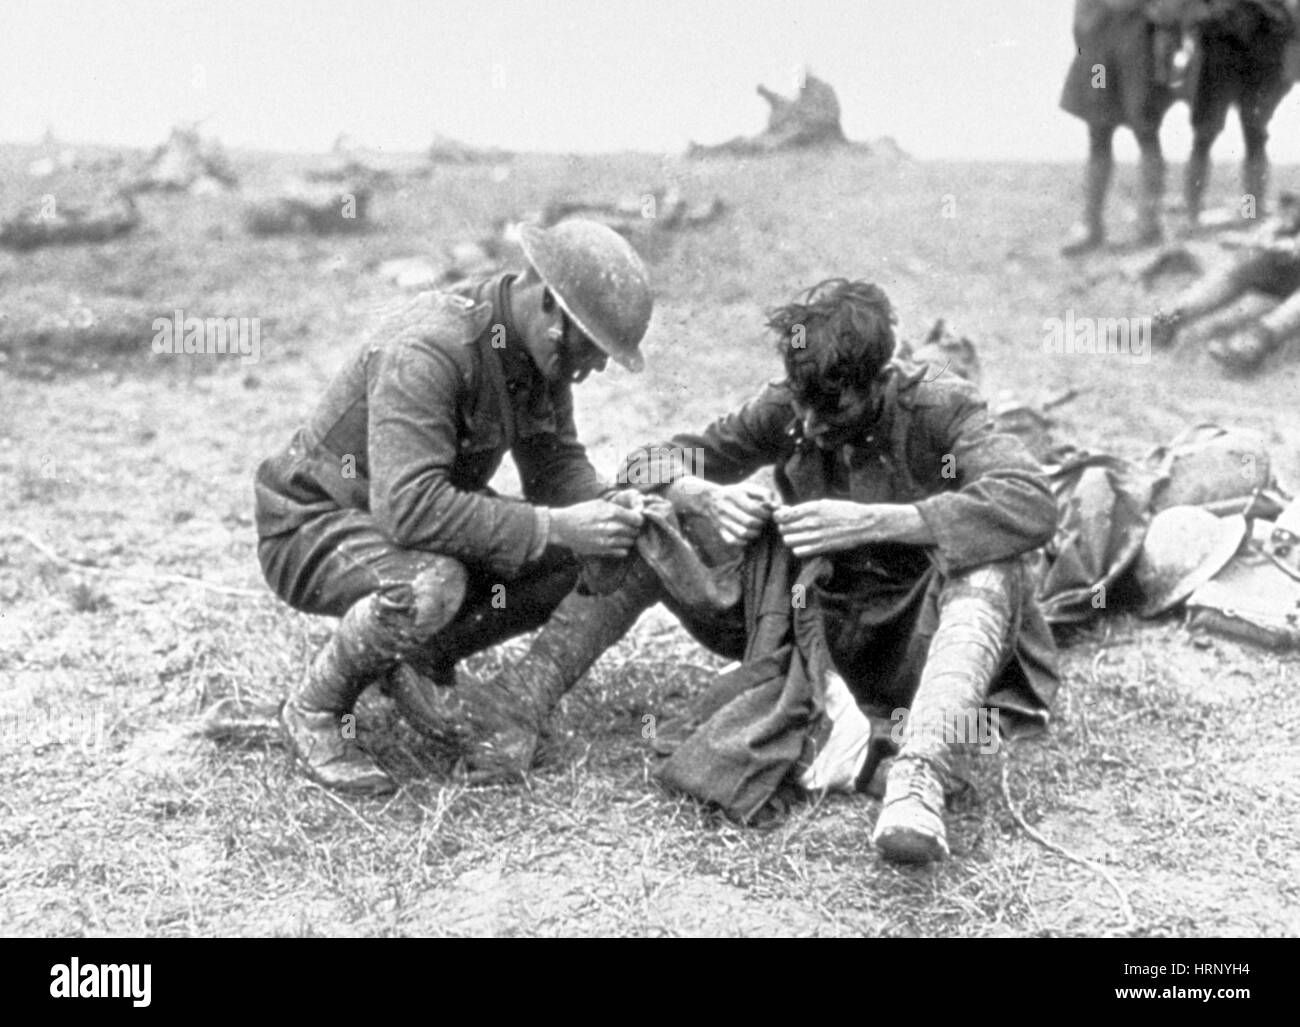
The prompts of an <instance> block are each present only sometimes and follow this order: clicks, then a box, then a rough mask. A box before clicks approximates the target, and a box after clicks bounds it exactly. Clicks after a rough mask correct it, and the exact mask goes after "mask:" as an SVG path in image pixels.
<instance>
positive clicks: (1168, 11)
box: [1061, 0, 1181, 256]
mask: <svg viewBox="0 0 1300 1027" xmlns="http://www.w3.org/2000/svg"><path fill="white" fill-rule="evenodd" d="M1180 6H1181V4H1179V3H1178V0H1173V2H1169V0H1075V5H1074V40H1075V44H1076V45H1077V47H1078V54H1077V55H1076V56H1075V58H1074V62H1073V63H1072V64H1071V65H1070V70H1069V73H1068V74H1067V76H1066V79H1065V89H1064V91H1063V92H1062V94H1061V106H1062V108H1064V109H1065V110H1066V111H1068V112H1069V113H1071V114H1073V115H1075V116H1077V117H1079V118H1082V119H1083V120H1084V122H1086V123H1087V125H1088V163H1087V167H1086V169H1085V172H1084V202H1083V223H1082V224H1081V225H1078V226H1076V227H1075V229H1074V230H1073V231H1072V232H1071V235H1070V238H1069V239H1067V241H1066V243H1065V245H1064V246H1063V247H1062V249H1061V252H1062V253H1063V254H1064V255H1066V256H1075V255H1078V254H1081V253H1086V252H1088V251H1090V250H1095V249H1097V248H1098V247H1100V246H1101V245H1102V244H1103V243H1104V242H1105V241H1106V226H1105V220H1104V213H1105V207H1106V194H1107V192H1108V191H1109V189H1110V180H1111V176H1112V173H1113V171H1114V166H1115V160H1114V156H1113V154H1112V150H1111V147H1112V142H1113V139H1114V135H1115V129H1116V128H1118V127H1119V126H1120V125H1127V126H1128V127H1129V128H1130V129H1132V130H1133V134H1134V135H1135V136H1136V137H1137V143H1138V148H1139V150H1140V152H1141V159H1140V176H1141V183H1140V199H1139V201H1138V242H1139V244H1141V245H1150V244H1152V243H1157V242H1159V241H1160V240H1161V238H1162V237H1163V234H1164V233H1163V229H1162V227H1161V216H1160V206H1161V202H1162V200H1163V197H1164V189H1165V160H1164V155H1163V154H1162V153H1161V151H1160V122H1161V120H1162V119H1163V118H1164V114H1165V111H1167V110H1168V109H1169V106H1170V104H1172V103H1173V100H1174V95H1173V91H1172V90H1171V88H1170V86H1169V77H1170V75H1169V68H1170V64H1171V62H1172V58H1173V51H1174V50H1175V49H1176V47H1174V46H1171V45H1170V42H1171V40H1172V39H1173V38H1175V37H1176V35H1177V33H1178V28H1177V26H1178V24H1179V15H1178V8H1179V7H1180Z"/></svg>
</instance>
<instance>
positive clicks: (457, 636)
mask: <svg viewBox="0 0 1300 1027" xmlns="http://www.w3.org/2000/svg"><path fill="white" fill-rule="evenodd" d="M257 555H258V559H259V561H260V562H261V564H262V573H263V574H264V575H265V577H266V581H267V583H268V584H269V585H270V586H271V588H272V589H273V590H274V591H275V593H276V595H278V596H279V597H280V598H281V599H283V600H284V601H285V602H286V603H288V604H289V605H290V606H292V607H293V608H294V609H295V610H300V611H302V612H303V613H313V614H320V615H324V616H330V617H342V616H343V615H344V614H345V613H347V611H348V610H349V609H351V608H352V606H353V605H354V604H356V603H357V602H359V601H360V600H362V599H364V598H366V597H367V596H369V595H372V594H374V593H381V594H383V595H384V596H385V597H386V598H387V599H389V600H390V601H391V603H393V604H396V605H397V607H398V612H399V613H400V611H401V608H402V607H403V606H404V605H405V604H407V603H411V604H413V603H414V596H413V589H412V585H413V583H414V581H415V579H416V578H417V576H419V575H420V573H421V572H422V571H424V570H426V569H427V568H428V567H429V566H430V565H431V564H432V563H433V562H434V561H435V560H445V559H446V558H445V557H440V556H439V555H438V554H436V553H433V552H428V551H425V550H417V549H403V548H401V547H399V546H397V545H395V544H394V543H393V541H392V539H390V538H389V537H388V536H387V535H386V534H384V532H383V531H381V530H380V529H379V528H378V527H377V526H376V524H375V522H374V519H373V518H372V517H371V516H370V515H369V514H367V513H364V512H362V511H360V510H336V511H331V512H329V513H325V514H321V515H320V516H319V517H315V518H313V519H312V520H310V521H308V522H307V523H306V524H303V525H302V526H301V527H299V528H298V529H297V530H296V531H292V532H288V533H286V534H284V535H276V536H272V537H270V538H264V539H262V540H261V541H260V542H259V543H258V547H257ZM466 569H467V571H468V575H467V577H468V586H467V588H466V592H465V599H464V601H463V602H462V604H461V607H460V611H459V612H458V613H457V615H456V617H455V619H454V620H453V621H452V622H451V623H450V624H449V625H447V626H446V627H444V628H443V629H442V630H441V631H439V632H438V633H437V637H436V645H437V657H438V662H439V663H440V664H445V663H446V662H447V661H451V662H454V661H455V660H458V659H461V658H462V657H464V656H467V655H469V654H470V653H473V652H478V651H480V650H482V649H485V648H487V647H488V646H490V645H495V644H496V643H497V642H500V641H503V640H505V639H507V638H510V637H512V636H514V635H518V634H522V633H524V632H527V631H532V630H534V629H536V628H538V627H540V626H541V625H542V624H544V623H545V622H546V620H547V619H548V618H549V617H550V615H551V613H552V612H553V611H554V609H555V607H556V606H558V605H559V604H560V601H561V600H562V599H563V598H564V597H565V596H566V595H568V594H569V592H570V591H572V589H573V586H574V585H575V584H576V582H577V579H578V570H579V568H578V564H577V561H576V560H574V559H573V557H572V556H570V555H569V554H568V553H566V552H564V551H562V550H558V549H548V550H547V551H546V553H545V554H543V556H542V558H541V559H540V560H538V561H537V562H536V563H533V564H530V565H529V566H527V567H526V568H525V569H524V572H523V573H522V574H520V575H519V576H517V577H515V578H504V577H502V576H501V575H497V574H494V573H493V572H491V571H489V570H487V569H486V568H478V567H473V566H467V568H466ZM414 613H415V611H414V608H412V609H411V610H410V611H409V615H410V619H412V620H414ZM421 641H422V642H431V641H433V640H431V639H421ZM412 655H417V654H412Z"/></svg>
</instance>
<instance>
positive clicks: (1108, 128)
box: [1061, 125, 1115, 257]
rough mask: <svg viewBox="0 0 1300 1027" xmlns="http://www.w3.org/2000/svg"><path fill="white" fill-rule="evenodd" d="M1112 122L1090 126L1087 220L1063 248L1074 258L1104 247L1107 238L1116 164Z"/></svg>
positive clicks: (1085, 199) (1085, 188) (1085, 183)
mask: <svg viewBox="0 0 1300 1027" xmlns="http://www.w3.org/2000/svg"><path fill="white" fill-rule="evenodd" d="M1114 137H1115V128H1114V126H1112V125H1089V126H1088V163H1087V165H1086V166H1085V168H1084V172H1083V221H1082V223H1081V224H1079V225H1076V226H1075V227H1074V229H1072V230H1071V233H1070V237H1069V238H1068V239H1067V240H1066V242H1065V245H1064V246H1062V247H1061V253H1062V254H1063V255H1064V256H1067V257H1072V256H1075V255H1077V254H1081V253H1086V252H1088V251H1089V250H1094V249H1096V248H1097V247H1099V246H1101V245H1102V243H1104V242H1105V241H1106V224H1105V210H1106V194H1107V192H1108V191H1109V189H1110V180H1111V175H1112V173H1113V171H1114V167H1115V159H1114V156H1113V153H1112V143H1113V141H1114Z"/></svg>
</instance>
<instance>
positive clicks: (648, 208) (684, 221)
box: [536, 186, 727, 238]
mask: <svg viewBox="0 0 1300 1027" xmlns="http://www.w3.org/2000/svg"><path fill="white" fill-rule="evenodd" d="M726 211H727V205H726V204H725V203H724V202H723V200H722V198H721V197H720V196H714V197H712V198H711V199H708V200H704V201H700V202H697V203H691V202H690V201H688V200H687V199H686V197H685V196H683V195H682V193H681V191H680V190H678V189H677V188H676V187H674V186H667V187H660V188H658V189H651V190H647V191H646V192H643V193H640V194H638V195H636V196H625V197H622V198H620V199H618V200H614V201H608V200H598V199H576V200H571V199H564V200H559V199H557V200H552V201H551V202H550V203H549V204H547V205H546V207H545V209H543V210H542V212H541V213H540V214H539V215H538V216H537V218H536V220H537V221H538V222H539V223H540V224H541V225H542V226H543V227H549V226H551V225H554V224H556V223H558V222H560V221H563V220H564V219H565V218H570V217H582V218H587V219H589V220H592V221H599V222H601V223H602V224H605V225H608V226H609V227H610V228H612V229H614V231H616V232H618V233H619V234H620V235H623V236H627V237H629V238H630V237H632V236H633V235H635V234H636V233H638V232H645V231H659V232H668V231H679V230H683V229H692V228H699V227H701V226H703V225H708V224H711V223H712V222H714V221H716V220H718V219H719V218H720V217H722V216H723V215H724V214H725V213H726Z"/></svg>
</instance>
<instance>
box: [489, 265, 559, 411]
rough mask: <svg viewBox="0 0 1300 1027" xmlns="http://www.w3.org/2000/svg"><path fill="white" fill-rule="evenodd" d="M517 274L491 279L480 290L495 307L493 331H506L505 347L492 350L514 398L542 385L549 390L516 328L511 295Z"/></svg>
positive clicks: (507, 274) (501, 275)
mask: <svg viewBox="0 0 1300 1027" xmlns="http://www.w3.org/2000/svg"><path fill="white" fill-rule="evenodd" d="M517 277H518V276H517V275H513V274H510V273H505V274H500V275H497V276H496V277H495V278H489V279H488V280H487V281H485V282H484V283H483V284H482V285H481V286H480V287H479V293H478V298H479V299H480V300H487V301H489V302H490V303H491V304H492V321H491V322H490V325H489V328H488V330H489V331H493V330H495V328H496V326H497V325H500V326H501V327H502V328H503V329H504V331H505V345H503V346H493V347H491V349H492V352H493V353H494V354H496V356H497V359H498V360H499V361H500V362H501V372H502V374H503V375H504V376H505V380H506V388H507V389H508V390H509V391H510V393H511V394H512V395H513V394H515V393H518V392H519V391H521V390H525V391H530V392H531V391H533V390H534V389H536V388H538V387H539V386H540V387H542V388H545V385H546V379H545V378H543V377H542V373H541V371H539V370H538V368H537V365H536V364H535V363H534V362H533V358H532V356H531V354H529V352H528V347H527V346H526V345H525V343H524V339H523V336H522V335H520V334H519V330H518V328H516V327H515V321H514V313H513V310H512V307H511V303H510V292H511V287H512V286H513V284H514V282H515V279H516V278H517Z"/></svg>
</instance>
